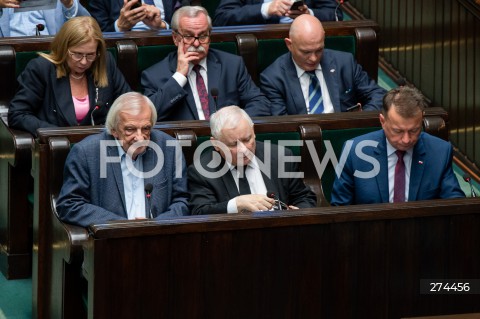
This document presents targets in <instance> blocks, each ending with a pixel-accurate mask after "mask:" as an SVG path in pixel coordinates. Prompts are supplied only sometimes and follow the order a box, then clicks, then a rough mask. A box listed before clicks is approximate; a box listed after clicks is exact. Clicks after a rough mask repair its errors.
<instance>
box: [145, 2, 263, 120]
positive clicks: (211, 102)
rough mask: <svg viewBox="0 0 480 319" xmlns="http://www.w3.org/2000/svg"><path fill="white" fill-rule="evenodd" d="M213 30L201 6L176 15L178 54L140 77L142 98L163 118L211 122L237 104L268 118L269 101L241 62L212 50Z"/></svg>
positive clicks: (175, 34)
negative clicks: (151, 103)
mask: <svg viewBox="0 0 480 319" xmlns="http://www.w3.org/2000/svg"><path fill="white" fill-rule="evenodd" d="M211 29H212V21H211V19H210V17H209V16H208V12H207V11H206V10H205V9H204V8H202V7H198V6H193V7H191V6H185V7H182V8H180V9H178V10H177V11H176V12H175V14H174V15H173V18H172V36H173V40H174V42H175V45H176V46H177V47H178V49H177V51H176V52H172V53H170V54H169V55H168V56H167V57H166V58H165V59H163V60H162V61H160V62H158V63H157V64H155V65H153V66H151V67H150V68H148V69H146V70H145V71H143V73H142V77H141V83H142V86H143V88H144V90H145V91H144V94H145V95H146V96H148V97H149V98H150V99H151V100H152V101H153V104H155V107H156V108H157V112H158V118H159V119H160V120H162V121H178V120H203V119H207V120H208V119H209V117H210V115H211V114H213V113H214V112H215V111H216V110H217V109H219V108H221V107H223V106H227V105H238V106H240V107H241V108H243V109H244V110H245V111H246V112H247V113H248V114H249V115H250V116H265V115H270V101H269V100H268V99H267V98H266V97H265V95H264V94H263V93H262V92H261V91H260V89H259V88H258V87H257V86H256V85H255V83H254V82H253V81H252V78H251V77H250V75H249V74H248V72H247V68H246V67H245V64H244V63H243V60H242V58H241V57H240V56H237V55H233V54H230V53H226V52H223V51H220V50H215V49H211V48H209V46H210V32H211ZM214 89H216V90H214Z"/></svg>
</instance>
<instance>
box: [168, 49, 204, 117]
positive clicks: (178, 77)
mask: <svg viewBox="0 0 480 319" xmlns="http://www.w3.org/2000/svg"><path fill="white" fill-rule="evenodd" d="M199 64H200V66H201V68H200V74H201V75H202V78H203V82H204V83H205V88H206V89H207V92H208V75H207V59H206V58H204V59H202V60H201V61H200V63H199ZM172 76H173V78H174V79H175V81H177V83H178V85H180V86H181V87H184V86H185V85H186V84H187V82H188V84H190V88H191V89H192V93H193V98H194V100H195V106H196V108H197V114H198V119H199V120H204V119H205V114H203V109H202V103H201V102H200V97H199V96H198V91H197V74H196V73H195V71H193V64H191V63H190V64H189V66H188V73H187V76H184V75H183V74H181V73H179V72H175V73H174V74H173V75H172Z"/></svg>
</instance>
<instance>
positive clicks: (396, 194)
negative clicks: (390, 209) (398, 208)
mask: <svg viewBox="0 0 480 319" xmlns="http://www.w3.org/2000/svg"><path fill="white" fill-rule="evenodd" d="M395 154H397V157H398V160H397V165H395V182H394V184H393V202H394V203H402V202H405V163H404V162H403V156H404V155H405V151H398V150H397V151H395Z"/></svg>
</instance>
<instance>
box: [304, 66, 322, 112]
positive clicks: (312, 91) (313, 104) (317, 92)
mask: <svg viewBox="0 0 480 319" xmlns="http://www.w3.org/2000/svg"><path fill="white" fill-rule="evenodd" d="M306 73H307V74H308V76H310V85H309V87H308V104H309V105H308V114H321V113H323V97H322V89H321V88H320V82H319V81H318V78H317V75H316V74H315V70H314V71H307V72H306Z"/></svg>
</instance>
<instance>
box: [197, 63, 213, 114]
mask: <svg viewBox="0 0 480 319" xmlns="http://www.w3.org/2000/svg"><path fill="white" fill-rule="evenodd" d="M200 68H201V66H200V65H199V64H197V65H195V66H194V67H193V71H195V74H196V75H197V79H196V83H197V92H198V97H199V98H200V104H202V110H203V115H205V119H206V120H209V119H210V109H209V108H208V93H207V88H206V87H205V81H203V77H202V75H201V74H200Z"/></svg>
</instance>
